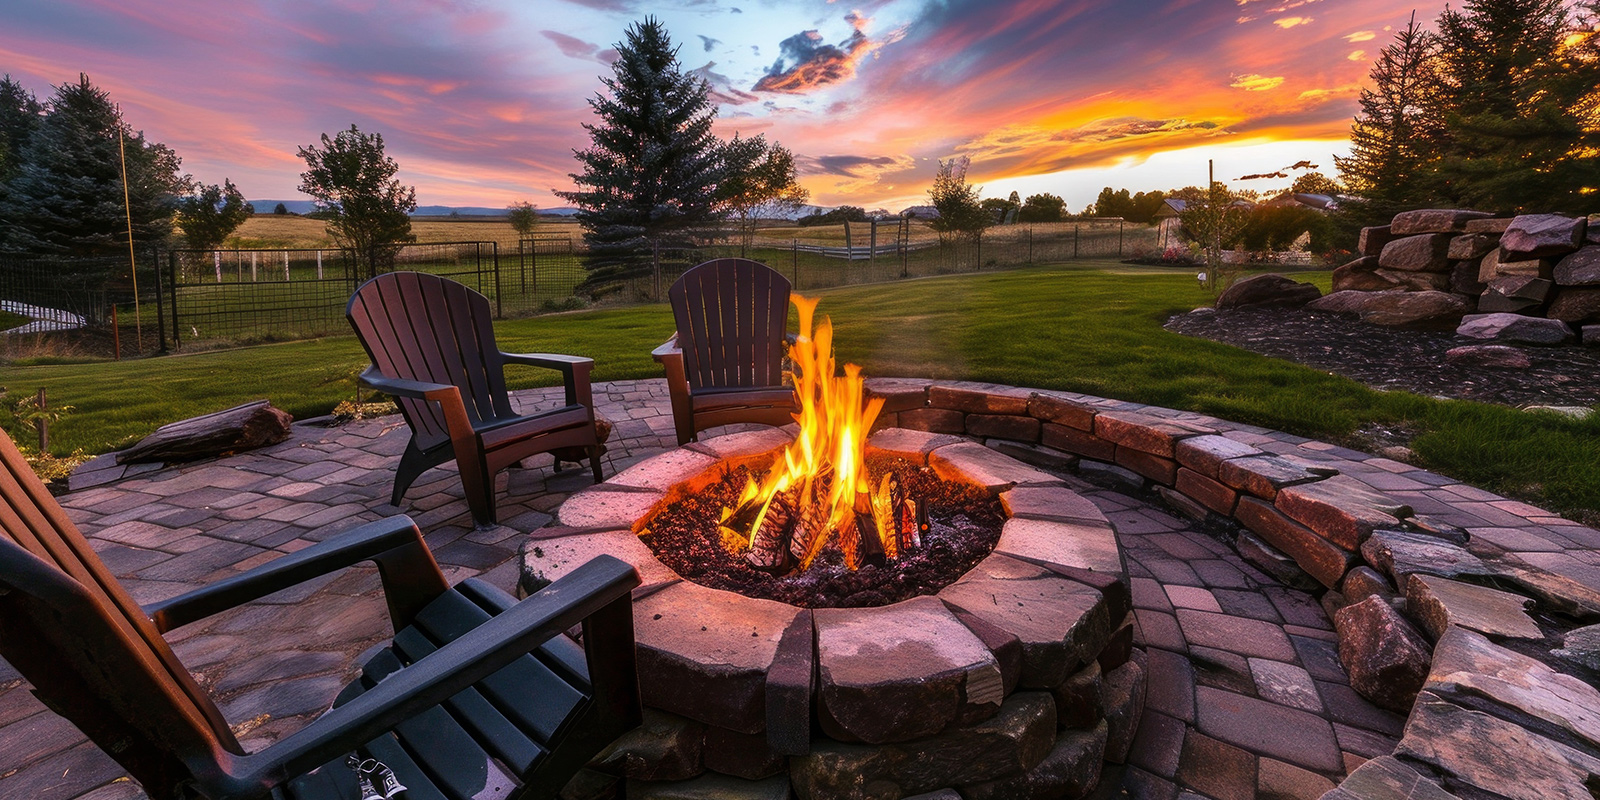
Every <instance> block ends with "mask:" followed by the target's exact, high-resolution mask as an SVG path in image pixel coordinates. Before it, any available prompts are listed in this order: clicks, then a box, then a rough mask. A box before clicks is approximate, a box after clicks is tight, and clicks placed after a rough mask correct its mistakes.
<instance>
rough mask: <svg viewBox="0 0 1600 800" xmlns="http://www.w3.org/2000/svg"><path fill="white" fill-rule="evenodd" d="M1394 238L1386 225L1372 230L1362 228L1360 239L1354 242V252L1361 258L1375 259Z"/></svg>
mask: <svg viewBox="0 0 1600 800" xmlns="http://www.w3.org/2000/svg"><path fill="white" fill-rule="evenodd" d="M1396 238H1399V237H1396V236H1395V235H1394V234H1393V233H1392V232H1391V231H1390V228H1389V226H1388V225H1380V226H1377V227H1373V228H1362V229H1361V237H1360V238H1359V239H1358V240H1357V242H1356V252H1358V253H1360V254H1361V255H1363V256H1371V257H1373V258H1377V256H1378V254H1379V253H1382V252H1383V246H1384V245H1386V244H1388V243H1390V242H1392V241H1394V240H1395V239H1396Z"/></svg>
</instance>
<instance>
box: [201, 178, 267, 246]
mask: <svg viewBox="0 0 1600 800" xmlns="http://www.w3.org/2000/svg"><path fill="white" fill-rule="evenodd" d="M222 184H223V185H221V186H218V185H216V184H211V185H210V186H201V187H199V191H197V192H195V193H194V194H192V195H190V196H188V197H185V198H183V199H182V200H180V201H178V227H179V228H180V229H182V230H183V238H184V241H186V242H187V243H188V244H189V246H190V247H192V248H194V249H196V250H215V249H216V248H218V247H220V246H221V245H222V243H223V241H224V240H226V239H227V238H228V236H229V235H230V234H232V233H233V232H234V231H235V230H238V229H239V226H240V225H243V224H244V221H245V220H247V219H249V218H250V215H251V214H254V213H256V209H255V206H252V205H250V204H249V203H247V202H245V199H244V195H243V194H240V193H239V189H238V187H236V186H234V185H233V181H230V180H228V179H227V178H224V179H222ZM279 205H280V206H281V205H282V203H279Z"/></svg>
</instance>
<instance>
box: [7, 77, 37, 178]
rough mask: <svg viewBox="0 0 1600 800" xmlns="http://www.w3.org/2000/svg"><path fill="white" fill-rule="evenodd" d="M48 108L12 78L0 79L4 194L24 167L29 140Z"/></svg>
mask: <svg viewBox="0 0 1600 800" xmlns="http://www.w3.org/2000/svg"><path fill="white" fill-rule="evenodd" d="M43 113H44V106H43V105H41V104H40V103H39V99H38V98H36V97H34V95H33V92H30V91H28V90H27V89H24V88H22V84H20V83H17V82H16V81H14V80H12V79H11V76H10V75H7V76H5V77H4V78H0V193H4V191H5V186H4V184H5V181H6V179H7V178H8V177H10V176H11V174H12V173H14V172H15V171H16V170H17V168H18V167H19V166H21V163H22V160H21V152H22V148H23V147H24V146H25V145H27V143H28V137H29V136H31V135H32V134H33V131H34V129H35V128H37V127H39V121H40V115H41V114H43Z"/></svg>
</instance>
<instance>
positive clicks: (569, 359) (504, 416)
mask: <svg viewBox="0 0 1600 800" xmlns="http://www.w3.org/2000/svg"><path fill="white" fill-rule="evenodd" d="M345 316H346V317H347V318H348V319H349V320H350V325H351V327H353V328H355V331H356V337H357V338H359V339H360V340H361V346H362V347H364V348H366V351H367V356H368V357H369V358H371V359H372V366H370V367H368V368H367V370H366V371H365V372H363V373H361V378H360V380H361V383H362V384H363V385H365V386H368V387H370V388H373V389H376V390H378V391H380V392H383V393H384V394H388V395H392V396H394V398H395V401H396V403H397V404H398V405H399V406H400V413H401V414H402V415H404V416H405V419H406V423H407V424H408V425H410V426H411V441H410V442H409V443H408V444H407V445H406V450H405V452H404V453H403V454H401V456H400V465H399V467H398V468H396V470H395V477H394V493H393V495H392V496H391V498H390V502H391V503H392V504H393V505H396V506H398V505H400V498H401V497H403V496H405V493H406V489H408V488H410V487H411V483H412V481H415V480H416V479H417V476H419V475H421V474H422V473H424V472H426V471H428V470H429V469H430V468H432V467H436V466H438V465H440V464H443V463H444V462H446V461H449V460H450V459H452V458H453V459H455V461H456V465H457V466H458V467H460V469H461V483H462V485H463V487H464V488H465V489H466V495H467V506H468V507H469V508H471V509H472V519H473V520H474V521H475V522H476V523H477V524H479V525H485V524H492V523H494V522H495V521H496V520H497V518H498V517H497V514H496V513H495V502H494V476H495V475H497V474H499V472H500V471H501V470H503V469H505V468H506V467H509V466H511V465H512V464H515V463H517V462H518V461H521V460H522V459H524V458H527V457H528V456H531V455H535V454H538V453H548V452H550V451H551V450H555V449H558V448H565V447H579V448H584V449H586V450H587V452H588V453H589V467H590V469H592V470H593V471H594V480H595V483H599V482H600V481H601V480H602V479H603V478H602V475H601V471H600V454H601V447H600V441H599V438H598V437H597V436H596V432H595V425H594V399H593V397H592V395H591V393H590V390H589V370H590V369H592V368H593V367H594V360H593V359H590V358H581V357H578V356H563V355H552V354H548V353H536V354H516V353H502V352H500V348H499V347H497V346H496V345H495V341H494V328H493V327H492V326H491V325H490V324H489V323H490V319H491V317H492V316H493V315H492V314H491V313H490V312H489V300H488V298H486V297H484V296H483V295H481V294H478V293H477V292H475V291H473V290H471V289H468V288H467V287H465V286H462V285H461V284H459V283H456V282H455V281H452V280H449V279H447V278H441V277H439V276H437V275H427V274H423V273H418V272H390V273H386V274H383V275H379V276H378V277H376V278H373V279H372V280H370V281H367V282H366V283H364V284H362V285H361V288H359V289H357V290H356V292H355V295H354V296H353V297H351V298H350V304H349V305H348V306H347V307H346V308H345ZM506 364H524V365H527V366H530V367H546V368H548V369H557V370H561V373H562V374H563V375H564V376H565V378H566V389H567V397H566V400H567V402H566V405H564V406H562V407H561V408H558V409H555V410H553V411H545V412H542V413H539V414H529V415H527V416H521V415H518V414H517V413H516V412H514V411H512V410H511V401H510V399H509V398H508V397H507V395H506V381H505V365H506ZM559 467H560V463H559V462H557V468H559Z"/></svg>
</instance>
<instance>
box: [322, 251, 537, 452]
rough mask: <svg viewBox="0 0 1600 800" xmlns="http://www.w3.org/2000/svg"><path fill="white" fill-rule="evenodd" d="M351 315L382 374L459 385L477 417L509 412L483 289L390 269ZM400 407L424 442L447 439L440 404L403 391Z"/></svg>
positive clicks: (360, 295)
mask: <svg viewBox="0 0 1600 800" xmlns="http://www.w3.org/2000/svg"><path fill="white" fill-rule="evenodd" d="M345 316H346V317H347V318H349V320H350V325H351V327H353V328H354V329H355V331H356V337H357V338H359V339H360V340H361V346H362V347H364V348H365V349H366V351H367V355H368V357H370V358H371V359H372V363H373V364H374V365H375V366H377V368H378V371H380V372H382V373H383V374H385V375H388V376H390V377H395V378H404V379H407V380H417V381H426V382H428V383H443V384H450V385H453V386H456V387H457V388H459V389H460V390H461V399H462V401H463V402H464V403H465V405H466V407H467V414H468V416H470V417H471V418H472V419H473V421H475V422H477V421H484V420H490V419H496V418H499V417H506V416H510V415H511V413H512V411H511V403H510V400H509V399H508V397H507V396H506V385H505V373H504V363H503V362H502V360H501V358H500V350H499V348H498V347H497V346H496V345H495V340H494V328H493V326H492V324H491V320H492V317H493V315H492V314H491V313H490V310H489V300H488V298H485V297H484V296H483V295H481V294H478V293H477V292H475V291H473V290H471V289H469V288H467V287H465V286H462V285H461V284H459V283H456V282H455V281H451V280H447V279H445V278H441V277H439V276H437V275H428V274H424V273H418V272H390V273H385V274H383V275H379V276H378V277H376V278H373V279H372V280H370V281H367V282H366V283H364V284H362V285H361V287H360V288H359V289H357V290H356V292H355V294H354V295H353V296H352V297H351V298H350V304H349V306H348V307H347V308H346V310H345ZM399 406H400V410H401V412H402V413H403V414H404V415H405V418H406V421H407V422H408V423H410V425H411V428H412V430H413V431H414V432H415V434H416V437H417V439H418V444H419V445H421V446H422V447H423V448H427V447H431V446H432V445H434V444H436V443H438V442H442V441H444V440H445V439H447V438H449V435H448V433H447V432H446V429H445V423H444V416H443V412H442V410H441V409H439V408H438V407H437V406H436V405H434V404H432V403H428V402H425V401H421V400H415V399H410V398H400V400H399Z"/></svg>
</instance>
